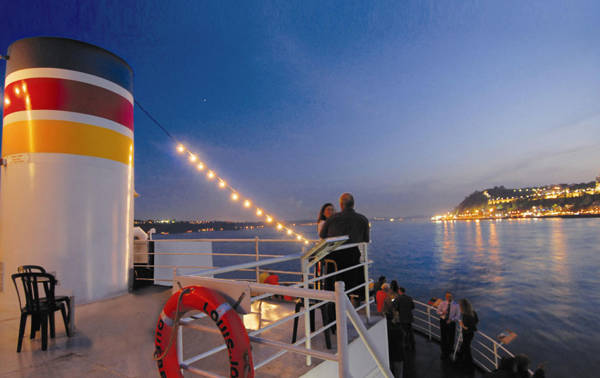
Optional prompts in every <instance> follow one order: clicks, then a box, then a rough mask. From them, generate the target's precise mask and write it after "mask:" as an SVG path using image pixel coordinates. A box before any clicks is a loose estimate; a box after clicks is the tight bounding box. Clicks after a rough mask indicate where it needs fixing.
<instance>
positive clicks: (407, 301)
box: [394, 287, 415, 349]
mask: <svg viewBox="0 0 600 378" xmlns="http://www.w3.org/2000/svg"><path fill="white" fill-rule="evenodd" d="M398 294H399V295H398V297H397V298H396V299H395V300H394V304H395V305H396V308H397V309H398V315H399V316H398V318H399V319H398V320H399V322H400V327H401V328H402V332H403V333H404V335H403V336H404V337H403V339H404V342H403V347H404V348H405V349H414V347H415V337H414V335H413V332H412V322H413V313H412V312H413V309H414V308H415V302H414V301H413V299H412V297H410V296H409V295H406V290H405V289H404V288H403V287H400V288H398Z"/></svg>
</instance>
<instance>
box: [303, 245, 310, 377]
mask: <svg viewBox="0 0 600 378" xmlns="http://www.w3.org/2000/svg"><path fill="white" fill-rule="evenodd" d="M301 265H302V281H303V282H304V288H305V289H308V260H307V259H306V258H304V257H303V258H302V261H301ZM309 308H310V299H309V298H308V297H304V334H305V335H306V343H305V345H306V349H311V340H310V332H311V329H310V311H309ZM311 364H312V358H311V356H309V355H306V366H310V365H311Z"/></svg>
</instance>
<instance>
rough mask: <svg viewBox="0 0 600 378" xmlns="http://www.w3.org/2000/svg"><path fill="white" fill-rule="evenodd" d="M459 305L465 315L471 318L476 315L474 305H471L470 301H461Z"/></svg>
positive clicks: (464, 299)
mask: <svg viewBox="0 0 600 378" xmlns="http://www.w3.org/2000/svg"><path fill="white" fill-rule="evenodd" d="M459 305H460V311H461V312H462V313H463V314H467V315H469V316H473V315H474V313H475V311H473V305H472V304H471V302H469V300H468V299H466V298H463V299H461V300H460V302H459Z"/></svg>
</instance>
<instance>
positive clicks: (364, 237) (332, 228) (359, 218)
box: [319, 209, 369, 243]
mask: <svg viewBox="0 0 600 378" xmlns="http://www.w3.org/2000/svg"><path fill="white" fill-rule="evenodd" d="M344 235H348V236H349V237H350V239H349V240H348V242H347V243H362V242H369V220H368V219H367V217H365V216H364V215H362V214H359V213H357V212H356V211H354V209H344V211H342V212H341V213H336V214H334V215H332V216H331V217H330V218H329V219H327V221H325V224H324V225H323V228H322V229H321V232H320V233H319V236H320V237H321V238H323V239H325V238H330V237H333V236H344Z"/></svg>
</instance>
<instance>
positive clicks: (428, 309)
mask: <svg viewBox="0 0 600 378" xmlns="http://www.w3.org/2000/svg"><path fill="white" fill-rule="evenodd" d="M427 330H428V333H429V341H431V308H430V307H429V306H427ZM440 332H441V330H440Z"/></svg>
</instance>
